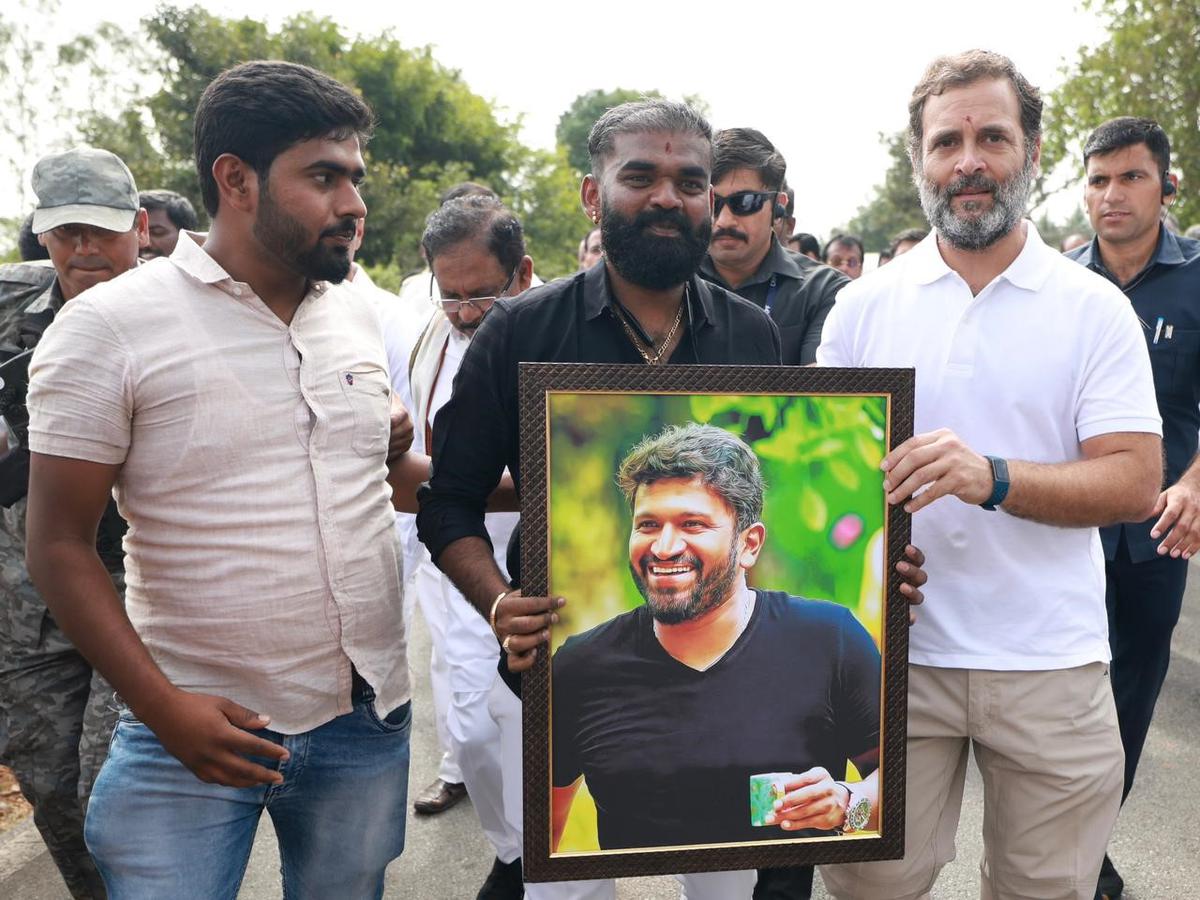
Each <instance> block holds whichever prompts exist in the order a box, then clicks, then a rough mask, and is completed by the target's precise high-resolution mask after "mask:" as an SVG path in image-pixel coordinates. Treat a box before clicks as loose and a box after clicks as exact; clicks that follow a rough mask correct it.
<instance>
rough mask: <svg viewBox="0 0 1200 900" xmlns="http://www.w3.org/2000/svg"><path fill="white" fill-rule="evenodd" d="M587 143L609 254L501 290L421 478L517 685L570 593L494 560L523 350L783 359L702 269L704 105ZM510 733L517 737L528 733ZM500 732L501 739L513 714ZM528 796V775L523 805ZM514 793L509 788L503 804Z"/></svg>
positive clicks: (694, 880)
mask: <svg viewBox="0 0 1200 900" xmlns="http://www.w3.org/2000/svg"><path fill="white" fill-rule="evenodd" d="M588 152H589V155H590V157H591V164H592V171H591V173H590V174H588V175H587V176H586V177H585V178H584V180H583V184H582V186H581V189H580V195H581V200H582V202H583V207H584V210H585V211H586V212H587V214H588V216H589V217H590V218H591V219H592V221H593V222H596V223H598V224H599V225H600V226H601V240H602V244H603V247H604V264H603V265H597V266H593V267H592V268H591V269H589V270H587V271H586V272H579V273H577V274H575V275H573V276H571V277H570V278H565V279H560V280H558V281H554V282H552V283H550V284H547V285H543V286H541V287H537V288H533V289H531V290H529V291H526V292H525V293H524V294H522V295H521V296H520V297H519V298H516V299H513V300H508V299H501V300H498V301H497V302H496V303H495V305H494V306H493V307H492V309H491V311H490V312H489V314H488V316H487V318H486V319H484V321H483V324H481V325H480V326H479V328H478V330H477V331H476V334H475V337H474V339H473V340H472V341H471V346H470V347H469V348H468V349H467V352H466V355H465V356H464V357H463V362H462V366H461V367H460V369H459V372H458V375H457V377H456V378H455V382H454V393H453V396H452V397H451V399H450V402H449V403H447V404H446V406H444V407H443V408H442V411H441V412H440V413H439V414H438V417H437V421H436V422H435V425H434V432H433V444H434V453H433V457H434V459H435V460H436V462H435V464H434V467H433V474H432V476H431V478H430V481H429V483H428V484H427V485H426V486H424V487H422V488H421V490H420V491H419V492H418V499H419V501H420V512H419V513H418V515H417V528H418V535H419V537H420V539H421V541H422V543H424V544H425V546H426V547H427V548H428V550H429V553H430V556H431V557H432V559H433V561H434V563H435V564H436V565H437V566H438V567H439V568H440V569H441V570H442V571H443V572H445V573H446V574H447V575H448V576H449V577H450V579H451V581H453V582H454V584H455V586H456V587H457V588H458V589H459V591H460V592H461V593H462V594H463V596H464V597H465V598H466V599H467V601H469V602H470V603H471V604H472V605H473V606H474V607H475V608H476V609H477V610H478V611H479V613H480V615H483V616H484V617H486V618H487V619H488V621H489V623H490V624H491V625H492V629H493V631H495V633H496V639H497V641H498V642H499V643H500V646H501V648H502V650H503V654H504V655H503V656H502V657H501V662H500V672H501V675H502V677H505V679H506V683H508V684H509V686H510V687H512V688H513V690H514V691H516V692H518V693H519V689H520V683H519V680H518V678H517V677H516V676H519V673H520V672H522V671H525V670H527V669H529V668H530V667H531V666H532V665H533V663H534V660H535V658H536V656H537V653H538V652H539V648H541V647H542V645H543V644H545V643H546V641H547V640H548V639H549V634H550V627H551V626H552V625H553V624H554V623H555V622H556V621H557V620H558V616H557V612H556V611H557V610H558V609H560V608H561V607H562V606H563V604H564V603H565V602H566V601H565V600H563V599H562V598H560V597H526V596H524V595H523V594H522V592H521V590H520V588H519V587H518V588H516V589H513V588H512V587H511V586H510V584H509V583H508V581H507V580H506V579H505V578H504V576H503V575H502V574H501V572H500V570H499V568H498V567H497V566H496V563H495V561H494V559H493V558H492V549H491V545H490V543H489V542H488V537H487V531H486V529H485V528H484V519H483V515H484V510H485V508H486V504H487V498H488V496H489V495H490V494H491V492H492V490H493V489H494V488H495V486H496V484H497V483H498V482H499V480H500V476H501V474H502V473H503V471H504V469H505V468H506V467H507V468H508V469H509V471H510V472H511V473H512V477H513V481H514V483H515V484H516V485H517V488H518V490H519V489H520V483H521V482H520V479H521V472H520V454H519V450H520V448H519V441H518V404H517V367H518V364H519V363H520V362H592V363H634V364H636V363H645V364H647V365H660V364H664V363H665V364H671V365H677V364H727V365H737V364H743V365H777V364H779V363H780V362H781V361H782V357H781V350H780V340H779V332H778V329H777V328H776V327H775V325H774V324H773V323H772V321H771V319H770V318H769V317H768V316H767V315H766V313H764V312H763V310H761V309H759V308H758V307H757V306H755V305H754V304H753V303H750V302H748V301H746V300H743V299H741V298H740V297H737V296H736V295H734V294H731V293H730V292H728V291H726V290H723V289H721V288H719V287H716V286H714V285H711V284H709V283H707V282H705V281H703V280H702V279H700V278H699V277H697V269H698V267H699V265H700V260H701V259H702V258H703V257H704V254H705V252H706V251H707V249H708V242H709V237H710V235H711V233H712V202H713V200H712V197H713V195H712V187H711V184H710V181H711V173H712V128H711V126H709V124H708V122H707V121H706V120H705V119H704V117H703V116H701V115H699V114H698V113H697V112H695V110H693V109H691V108H690V107H688V106H686V105H684V104H680V103H673V102H670V101H666V100H641V101H636V102H632V103H625V104H622V105H621V106H617V107H614V108H613V109H610V110H608V111H607V112H606V113H605V114H604V115H603V116H601V117H600V119H599V120H598V121H597V122H596V124H595V126H594V127H593V128H592V132H591V134H590V136H589V138H588ZM519 534H520V529H519V526H518V530H517V531H516V532H515V533H514V538H513V540H512V541H511V542H510V545H509V552H508V569H509V572H510V573H512V576H513V583H515V584H517V585H519V584H520V574H519V561H520V553H519V548H518V542H519ZM909 559H911V560H912V561H913V562H915V563H916V565H915V566H914V565H911V564H910V563H908V562H902V563H900V564H898V569H899V570H900V573H901V577H902V578H905V579H907V580H908V581H909V582H910V583H909V584H905V585H904V586H902V587H901V590H902V591H903V592H904V594H905V596H906V598H907V599H908V600H909V602H911V603H918V602H920V600H921V592H920V590H919V585H920V584H921V583H923V582H924V581H925V575H924V573H923V572H922V571H921V570H920V569H919V568H917V566H919V565H920V564H921V562H922V558H921V556H920V554H919V552H917V551H915V550H912V549H911V548H910V551H909ZM518 726H519V723H518ZM516 731H517V734H516V735H511V734H508V736H509V737H510V738H513V739H514V740H516V741H518V742H519V727H517V729H516ZM501 732H502V734H501V738H502V740H504V739H505V736H506V734H507V732H506V731H505V727H504V725H503V724H502V725H501ZM517 756H518V758H519V753H518V754H517ZM519 795H520V791H519V789H518V790H516V791H515V796H514V805H515V802H516V801H519V799H520V796H519ZM508 796H509V794H508V790H507V786H506V791H505V797H506V803H507V799H508ZM728 874H729V873H710V875H711V877H708V876H704V875H690V876H681V878H682V879H683V880H684V881H685V885H686V889H687V896H688V898H689V900H708V898H712V900H731V898H732V897H733V895H732V894H731V893H730V892H729V890H727V889H726V888H727V887H728V886H729V882H728V881H723V880H722V878H724V877H727V876H728ZM706 878H708V881H709V883H707V884H706ZM570 885H579V889H578V890H572V889H571V888H570ZM589 886H594V888H595V889H594V890H591V889H590V888H589ZM525 888H526V897H527V898H528V900H537V898H541V897H572V898H584V897H586V898H588V900H591V898H593V897H597V898H598V897H608V896H610V893H609V891H610V889H611V882H608V883H607V884H605V883H602V882H587V883H584V882H553V883H548V884H545V885H535V884H527V885H526V886H525ZM745 893H746V894H748V893H749V891H748V890H747V891H746V892H745Z"/></svg>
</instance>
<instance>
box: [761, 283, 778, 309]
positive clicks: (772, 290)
mask: <svg viewBox="0 0 1200 900" xmlns="http://www.w3.org/2000/svg"><path fill="white" fill-rule="evenodd" d="M778 292H779V279H778V278H777V277H776V276H774V275H772V276H771V281H770V283H769V284H768V285H767V302H766V303H764V304H763V312H765V313H766V314H767V315H768V316H770V315H771V305H772V304H773V303H774V302H775V295H776V294H777V293H778Z"/></svg>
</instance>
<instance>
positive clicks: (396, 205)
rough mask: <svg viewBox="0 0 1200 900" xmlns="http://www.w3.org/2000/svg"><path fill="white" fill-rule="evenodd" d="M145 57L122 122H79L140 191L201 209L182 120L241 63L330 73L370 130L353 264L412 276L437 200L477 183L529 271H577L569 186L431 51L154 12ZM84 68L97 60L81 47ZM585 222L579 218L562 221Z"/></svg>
mask: <svg viewBox="0 0 1200 900" xmlns="http://www.w3.org/2000/svg"><path fill="white" fill-rule="evenodd" d="M142 29H143V31H144V33H145V36H146V40H144V41H142V42H141V44H142V49H143V51H146V49H147V47H148V48H149V52H148V53H146V54H145V55H146V56H147V57H149V58H150V59H151V62H150V65H152V66H153V68H154V70H155V71H157V72H158V73H159V74H160V75H161V78H162V87H161V89H160V90H158V91H157V92H156V93H154V94H153V95H151V96H149V97H144V98H140V99H138V100H137V101H136V102H134V103H131V104H130V105H129V106H127V107H126V108H125V109H124V110H123V111H122V112H119V113H113V112H111V111H109V110H95V111H93V112H91V113H89V114H88V115H86V116H85V117H84V118H83V120H82V121H81V123H80V130H81V132H82V134H83V136H84V138H85V139H86V140H88V141H89V142H92V143H95V144H98V145H100V146H104V147H107V148H109V149H111V150H113V151H114V152H115V153H117V154H118V155H120V156H121V157H122V158H124V159H125V160H126V162H128V163H129V166H130V168H131V169H132V170H133V172H134V176H135V177H136V179H137V181H138V184H139V186H142V187H166V188H169V189H171V190H175V191H178V192H179V193H181V194H184V195H186V196H187V197H189V198H190V199H191V200H192V203H193V204H194V205H195V206H196V208H197V209H198V210H199V209H201V208H202V207H201V203H200V196H199V186H198V184H197V180H196V174H195V170H194V166H193V163H192V115H193V112H194V110H195V108H196V104H197V102H198V101H199V99H200V94H201V93H202V92H203V90H204V88H205V87H206V86H207V85H208V83H209V82H210V81H211V80H212V79H213V78H214V77H215V76H216V75H218V74H219V73H220V72H222V71H223V70H225V69H227V68H229V67H230V66H232V65H235V64H237V63H239V62H244V61H246V60H250V59H286V60H290V61H293V62H298V63H303V64H305V65H310V66H313V67H315V68H318V69H321V70H322V71H325V72H328V73H329V74H330V75H332V76H334V77H335V78H338V79H340V80H341V81H343V82H344V83H346V84H349V85H351V86H352V87H354V88H355V89H356V90H358V91H359V92H360V93H361V95H362V97H363V99H364V100H366V101H367V103H368V104H370V106H371V108H372V109H373V110H374V111H375V114H376V117H377V119H378V127H377V128H376V131H375V135H374V137H373V139H372V141H371V142H370V144H369V145H368V147H367V149H366V152H365V154H364V156H365V157H366V160H367V169H368V177H367V182H366V185H365V187H364V189H363V196H364V199H365V201H366V203H367V206H368V208H369V210H370V212H369V215H368V218H367V228H366V233H365V238H364V242H363V248H362V250H361V251H359V258H360V260H361V261H363V262H364V263H369V264H374V265H381V266H382V265H389V264H391V265H394V266H395V267H396V268H397V269H398V270H400V271H406V270H410V269H415V268H417V267H419V266H420V264H421V260H420V255H419V250H418V245H419V242H420V236H421V232H422V231H423V230H424V225H425V217H426V216H427V215H428V214H429V212H430V211H431V210H433V209H434V208H435V207H436V206H437V201H438V196H439V195H440V194H441V192H442V191H444V190H445V189H446V188H448V187H450V186H451V185H453V184H455V183H457V182H459V181H463V180H468V179H470V180H475V181H482V182H484V183H486V184H488V185H489V186H491V187H492V188H493V189H495V190H496V191H497V192H498V193H499V194H500V195H501V196H508V197H510V198H514V199H515V198H516V196H517V195H518V191H517V190H516V188H517V186H518V185H520V186H522V187H523V188H524V187H527V188H528V192H526V191H524V190H522V191H520V192H519V193H520V196H521V202H520V207H521V208H520V210H519V214H520V215H521V216H522V220H523V221H524V222H525V223H526V227H527V229H528V230H529V232H530V235H531V243H532V244H533V246H534V247H535V248H536V252H537V254H538V255H536V256H535V259H536V260H537V262H538V263H539V265H538V268H539V271H549V272H552V273H560V272H566V271H570V270H571V269H573V268H574V252H575V246H576V244H577V243H578V240H579V236H580V233H581V232H580V228H579V226H578V223H577V222H576V221H570V222H568V221H567V216H566V213H565V211H566V210H567V209H568V208H569V207H571V206H572V205H573V206H574V208H575V210H576V212H577V211H578V200H577V192H578V184H577V183H568V181H569V179H566V178H564V177H563V172H562V171H561V169H562V166H561V164H560V163H559V161H558V160H557V158H554V157H552V156H546V155H544V154H543V155H539V154H535V153H531V152H530V151H528V150H527V149H526V148H524V147H523V146H522V145H521V144H520V142H519V141H518V140H517V137H516V128H517V125H518V124H519V123H516V122H514V123H506V122H502V121H501V120H500V119H499V118H498V116H497V114H496V110H495V109H494V108H493V106H492V105H491V104H490V103H489V102H488V101H486V100H485V99H484V98H482V97H480V96H478V95H477V94H475V93H473V92H472V91H471V89H470V88H469V87H468V86H467V84H466V83H465V82H464V81H463V80H462V77H461V75H460V74H459V73H458V72H457V71H455V70H452V69H448V68H446V67H444V66H442V65H441V64H440V63H438V62H437V60H436V59H434V57H433V54H432V51H431V50H430V49H429V48H428V47H423V48H417V49H407V48H405V47H403V46H402V45H401V43H400V42H399V40H398V39H397V38H396V37H395V36H394V35H393V34H392V33H391V32H384V33H383V34H380V35H377V36H374V37H370V38H360V39H357V40H351V39H350V38H349V37H348V36H347V35H346V34H344V33H343V31H342V30H341V27H340V26H339V25H338V23H337V22H336V21H334V20H333V19H330V18H325V17H318V16H314V15H312V14H310V13H303V14H299V15H296V16H293V17H292V18H290V19H287V20H286V21H284V22H283V24H282V25H281V26H280V27H279V28H278V29H277V30H271V29H270V28H268V26H267V25H266V24H265V23H263V22H261V21H257V20H254V19H250V18H243V19H225V18H221V17H219V16H216V15H213V14H212V13H209V12H207V11H205V10H204V9H203V8H201V7H199V6H193V7H190V8H174V7H168V6H162V7H159V8H158V9H157V10H156V11H155V12H154V13H153V14H152V15H150V16H148V17H147V18H146V19H144V20H143V22H142ZM77 52H78V53H79V54H80V55H81V56H87V55H88V53H96V52H98V50H97V48H96V47H92V48H90V49H89V48H88V47H84V46H82V45H81V46H80V47H79V48H77ZM578 218H582V214H579V215H576V216H573V217H572V219H578Z"/></svg>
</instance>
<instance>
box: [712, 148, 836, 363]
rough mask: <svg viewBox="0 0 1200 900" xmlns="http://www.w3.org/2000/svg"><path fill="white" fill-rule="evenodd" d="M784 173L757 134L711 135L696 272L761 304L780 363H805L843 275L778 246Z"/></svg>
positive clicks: (818, 340) (818, 339)
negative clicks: (707, 237) (774, 332)
mask: <svg viewBox="0 0 1200 900" xmlns="http://www.w3.org/2000/svg"><path fill="white" fill-rule="evenodd" d="M786 174H787V161H786V160H784V158H783V156H782V155H781V154H780V153H779V151H778V150H776V149H775V145H774V144H772V143H771V142H770V141H769V140H767V137H766V135H764V134H763V133H762V132H761V131H756V130H755V129H753V128H727V129H725V130H724V131H719V132H717V134H716V136H715V137H714V138H713V174H712V179H713V191H714V197H713V234H712V241H711V243H710V244H709V247H708V256H706V257H705V258H704V261H703V262H701V263H700V275H701V277H702V278H704V279H705V280H706V281H711V282H712V283H713V284H716V285H719V286H720V287H723V288H725V289H726V290H729V291H733V292H734V293H736V294H738V295H739V296H741V297H745V298H746V299H747V300H749V301H751V302H752V303H755V304H756V305H758V306H759V307H761V308H762V309H763V310H764V311H765V312H766V313H767V315H768V316H770V317H771V318H772V320H774V322H775V325H776V326H777V327H778V328H779V336H780V339H781V340H782V342H783V363H784V365H789V366H806V365H809V364H810V363H812V362H814V361H815V360H816V357H817V345H818V344H820V343H821V326H822V325H823V324H824V322H825V317H826V316H827V315H828V314H829V310H830V309H832V308H833V299H834V297H835V296H836V295H837V292H838V291H839V290H841V289H842V287H844V286H845V285H846V284H848V283H849V279H847V278H846V277H845V276H844V275H842V274H841V273H839V272H836V271H834V270H833V269H831V268H829V267H828V266H823V265H821V264H820V263H816V262H813V261H812V260H810V259H809V258H808V257H806V256H803V255H801V254H799V253H795V252H793V251H791V250H787V249H785V248H784V247H783V246H782V245H781V244H780V243H779V240H778V239H777V238H776V232H775V228H774V225H775V222H776V220H777V219H781V218H785V217H786V216H787V215H788V212H787V203H788V196H787V193H786V186H785V184H784V176H785V175H786Z"/></svg>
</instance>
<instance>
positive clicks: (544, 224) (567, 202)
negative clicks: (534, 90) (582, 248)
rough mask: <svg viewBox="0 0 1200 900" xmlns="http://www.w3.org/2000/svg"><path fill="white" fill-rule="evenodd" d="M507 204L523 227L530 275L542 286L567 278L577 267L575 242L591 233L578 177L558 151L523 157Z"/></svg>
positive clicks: (530, 153) (530, 152)
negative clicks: (523, 161)
mask: <svg viewBox="0 0 1200 900" xmlns="http://www.w3.org/2000/svg"><path fill="white" fill-rule="evenodd" d="M514 181H515V183H514V185H513V192H512V194H511V195H510V196H509V198H508V204H509V206H510V207H511V208H512V210H513V212H515V213H516V214H517V217H518V218H519V219H520V220H521V223H522V224H523V225H524V226H525V243H526V247H527V250H528V253H529V255H530V256H532V257H533V263H534V270H535V271H536V272H537V274H538V277H540V278H541V279H543V280H544V281H549V280H550V279H552V278H558V277H560V276H563V275H569V274H570V273H572V272H574V271H575V269H576V267H577V266H578V264H579V260H578V257H577V256H576V249H577V246H578V244H579V240H580V239H581V238H582V237H583V236H584V235H585V234H587V232H588V231H589V230H590V229H591V227H592V223H591V222H590V221H589V220H588V218H587V216H586V215H584V212H583V206H582V205H581V203H580V200H579V177H578V176H577V175H576V174H575V172H573V171H572V170H571V166H570V163H568V162H567V158H566V154H565V152H564V151H563V148H562V147H559V148H558V150H557V151H556V152H555V153H546V152H545V151H529V153H528V155H527V157H526V159H525V163H524V165H523V166H522V167H521V170H520V172H519V173H518V176H517V178H516V179H515V180H514Z"/></svg>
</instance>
